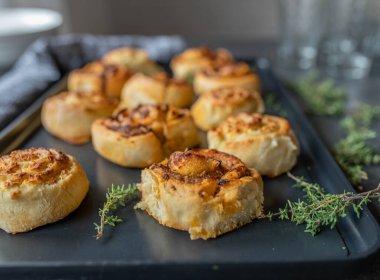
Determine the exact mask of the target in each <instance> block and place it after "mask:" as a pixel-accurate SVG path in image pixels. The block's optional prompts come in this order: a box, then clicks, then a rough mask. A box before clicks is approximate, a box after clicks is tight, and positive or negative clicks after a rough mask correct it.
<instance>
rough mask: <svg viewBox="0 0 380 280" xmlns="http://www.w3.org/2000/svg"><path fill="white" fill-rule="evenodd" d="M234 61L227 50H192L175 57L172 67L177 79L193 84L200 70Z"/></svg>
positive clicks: (171, 63)
mask: <svg viewBox="0 0 380 280" xmlns="http://www.w3.org/2000/svg"><path fill="white" fill-rule="evenodd" d="M233 60H234V59H233V57H232V55H231V53H230V52H229V51H227V50H225V49H217V50H215V51H213V50H210V49H209V48H207V47H200V48H191V49H187V50H186V51H184V52H182V53H180V54H179V55H177V56H175V57H174V58H173V59H172V61H171V62H170V67H171V69H172V71H173V75H174V77H175V78H177V79H180V80H186V81H188V82H189V83H192V82H193V79H194V75H195V73H196V72H197V71H198V70H200V69H204V68H209V67H213V66H221V65H225V64H229V63H231V62H232V61H233Z"/></svg>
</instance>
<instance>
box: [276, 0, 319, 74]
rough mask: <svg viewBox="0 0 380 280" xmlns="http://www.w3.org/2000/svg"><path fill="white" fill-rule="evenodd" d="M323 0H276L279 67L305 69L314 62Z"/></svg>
mask: <svg viewBox="0 0 380 280" xmlns="http://www.w3.org/2000/svg"><path fill="white" fill-rule="evenodd" d="M323 3H324V1H323V0H278V8H279V19H280V20H279V24H280V26H279V27H280V28H279V29H280V43H279V47H278V53H277V54H278V60H279V63H281V66H285V67H291V68H300V69H308V68H311V67H313V66H314V65H315V62H316V57H317V53H318V52H317V51H318V43H319V39H320V36H321V31H322V25H321V18H322V16H321V15H322V7H323Z"/></svg>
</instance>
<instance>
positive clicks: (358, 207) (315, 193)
mask: <svg viewBox="0 0 380 280" xmlns="http://www.w3.org/2000/svg"><path fill="white" fill-rule="evenodd" d="M288 176H289V177H290V178H291V179H293V180H294V181H295V184H294V186H293V187H295V188H299V189H301V190H302V191H303V192H304V193H305V195H304V199H303V200H298V201H290V200H288V201H287V202H286V204H285V206H284V207H283V208H280V209H278V211H277V212H275V213H271V212H269V213H268V214H265V215H263V216H262V217H260V218H267V219H269V220H270V221H271V220H273V219H274V218H278V219H280V220H288V221H291V222H293V223H295V224H297V225H301V224H304V225H305V232H307V233H310V234H311V235H313V236H314V235H316V234H317V233H319V232H320V231H321V230H322V228H324V227H328V228H330V229H333V228H334V227H335V226H336V224H337V222H338V221H339V220H340V219H342V218H344V217H345V216H347V214H348V210H349V209H350V208H352V209H353V210H354V212H355V213H356V216H357V217H358V218H359V217H360V215H361V212H362V211H363V207H364V206H366V205H367V204H368V203H370V202H372V201H373V200H379V199H380V183H379V185H378V186H377V187H376V188H374V189H372V190H369V191H366V192H362V193H353V192H344V193H341V194H329V193H326V192H325V190H324V189H323V188H322V187H321V186H320V185H319V184H315V183H309V182H307V181H306V180H305V179H304V178H302V177H296V176H294V175H293V174H291V173H288Z"/></svg>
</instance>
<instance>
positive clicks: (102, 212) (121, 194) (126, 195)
mask: <svg viewBox="0 0 380 280" xmlns="http://www.w3.org/2000/svg"><path fill="white" fill-rule="evenodd" d="M137 193H138V190H137V185H136V184H129V185H128V186H127V187H125V186H124V185H121V186H120V185H116V186H115V185H113V184H112V186H111V188H110V189H108V190H107V192H106V201H105V202H104V204H103V207H102V208H99V219H100V221H99V223H94V225H95V230H96V239H97V240H98V239H99V238H101V237H102V236H103V234H104V230H105V227H106V226H113V227H114V226H116V225H117V224H118V223H121V222H122V221H123V220H122V219H121V218H120V217H118V216H116V215H113V214H112V213H111V212H114V211H115V210H117V208H118V207H120V206H121V207H124V206H125V203H126V201H127V200H130V199H133V198H135V197H136V196H137Z"/></svg>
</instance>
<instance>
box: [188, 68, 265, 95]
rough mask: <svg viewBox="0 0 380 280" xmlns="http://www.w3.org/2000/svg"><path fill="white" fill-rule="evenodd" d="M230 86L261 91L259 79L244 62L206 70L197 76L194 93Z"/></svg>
mask: <svg viewBox="0 0 380 280" xmlns="http://www.w3.org/2000/svg"><path fill="white" fill-rule="evenodd" d="M228 86H240V87H244V88H246V89H249V90H258V91H260V81H259V77H258V76H257V75H256V73H254V72H252V70H251V68H250V67H249V65H248V64H246V63H243V62H235V63H230V64H227V65H222V66H215V67H212V68H205V69H201V70H199V71H198V72H197V73H196V74H195V78H194V91H195V92H196V93H198V94H203V93H205V92H206V91H210V90H212V89H216V88H221V87H228Z"/></svg>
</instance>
